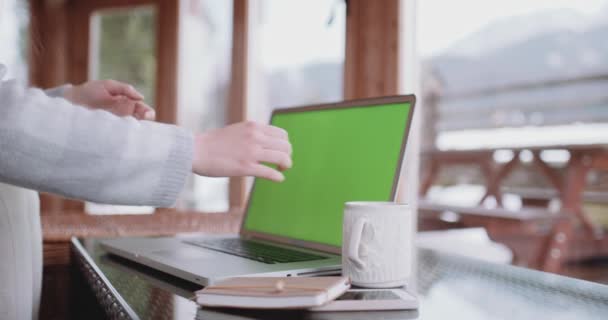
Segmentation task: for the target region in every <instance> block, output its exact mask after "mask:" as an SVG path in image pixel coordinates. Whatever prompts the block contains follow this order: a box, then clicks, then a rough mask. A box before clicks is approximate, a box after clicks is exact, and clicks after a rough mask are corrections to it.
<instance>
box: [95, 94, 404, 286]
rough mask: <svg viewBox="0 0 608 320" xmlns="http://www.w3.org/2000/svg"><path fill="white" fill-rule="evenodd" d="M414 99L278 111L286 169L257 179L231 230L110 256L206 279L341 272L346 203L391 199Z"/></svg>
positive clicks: (111, 244)
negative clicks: (289, 149) (286, 142)
mask: <svg viewBox="0 0 608 320" xmlns="http://www.w3.org/2000/svg"><path fill="white" fill-rule="evenodd" d="M414 104H415V97H414V96H413V95H409V96H395V97H386V98H377V99H365V100H356V101H346V102H342V103H335V104H326V105H315V106H306V107H298V108H288V109H280V110H276V111H274V112H273V114H272V118H271V123H272V124H273V125H275V126H278V127H281V128H284V129H285V130H287V132H288V133H289V137H290V141H291V143H292V145H293V150H294V151H293V168H291V169H290V170H289V171H287V172H285V178H286V179H285V181H284V182H283V183H274V182H270V181H267V180H262V179H256V180H255V182H254V185H253V188H252V190H251V192H250V196H249V201H248V206H247V210H246V212H245V215H244V219H243V223H242V226H241V230H240V233H239V235H235V236H198V237H189V238H178V237H163V238H118V239H112V240H106V241H103V242H102V246H103V247H104V248H105V249H106V250H107V251H109V252H110V253H112V254H115V255H118V256H121V257H124V258H127V259H130V260H133V261H136V262H139V263H141V264H144V265H146V266H149V267H152V268H155V269H158V270H161V271H164V272H166V273H169V274H172V275H174V276H177V277H180V278H183V279H186V280H189V281H193V282H196V283H199V284H201V285H204V286H206V285H209V284H211V283H213V282H215V281H217V280H221V279H224V278H228V277H234V276H254V275H255V276H314V275H325V274H335V273H339V272H340V269H341V257H340V248H341V244H342V211H343V206H344V202H346V201H392V200H394V199H395V195H396V193H397V185H398V178H399V173H400V171H401V164H402V162H403V156H404V152H405V146H406V141H407V136H408V132H409V127H410V123H411V120H412V115H413V110H414Z"/></svg>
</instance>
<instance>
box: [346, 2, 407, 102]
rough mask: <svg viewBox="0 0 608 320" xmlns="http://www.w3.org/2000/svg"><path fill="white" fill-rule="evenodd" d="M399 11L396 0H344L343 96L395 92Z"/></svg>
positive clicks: (382, 94)
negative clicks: (345, 15)
mask: <svg viewBox="0 0 608 320" xmlns="http://www.w3.org/2000/svg"><path fill="white" fill-rule="evenodd" d="M399 13H400V12H399V0H377V1H369V0H349V1H347V18H346V55H345V63H344V97H345V98H346V99H357V98H368V97H375V96H386V95H394V94H397V93H398V88H399V23H398V22H399Z"/></svg>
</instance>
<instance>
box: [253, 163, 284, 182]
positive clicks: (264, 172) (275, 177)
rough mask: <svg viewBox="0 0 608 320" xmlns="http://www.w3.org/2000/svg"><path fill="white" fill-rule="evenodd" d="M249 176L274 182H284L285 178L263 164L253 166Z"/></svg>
mask: <svg viewBox="0 0 608 320" xmlns="http://www.w3.org/2000/svg"><path fill="white" fill-rule="evenodd" d="M249 174H251V175H252V176H256V177H259V178H263V179H268V180H271V181H275V182H283V180H285V176H284V175H283V174H282V173H280V172H279V171H277V170H275V169H273V168H270V167H268V166H265V165H263V164H255V165H253V166H252V167H251V172H250V173H249Z"/></svg>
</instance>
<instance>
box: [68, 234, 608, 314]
mask: <svg viewBox="0 0 608 320" xmlns="http://www.w3.org/2000/svg"><path fill="white" fill-rule="evenodd" d="M72 250H73V251H72V255H73V261H74V269H73V273H74V274H73V276H74V278H75V281H73V283H72V285H73V286H74V287H75V288H74V289H73V291H74V292H75V293H77V294H76V295H74V300H73V301H72V304H71V315H72V318H74V319H175V320H181V319H201V320H213V319H223V320H226V319H235V320H236V319H241V320H247V319H252V320H257V319H280V320H284V319H290V320H313V319H325V320H333V319H335V320H346V319H348V320H357V319H375V320H384V319H386V320H397V319H399V320H406V319H419V320H444V319H445V320H448V319H468V320H491V319H577V320H587V319H589V320H595V319H598V320H599V319H605V318H606V314H608V286H606V285H601V284H596V283H592V282H588V281H582V280H577V279H573V278H568V277H563V276H558V275H554V274H550V273H546V272H539V271H535V270H530V269H524V268H518V267H514V266H510V265H503V264H495V263H489V262H484V261H480V260H476V259H471V258H465V257H462V256H454V255H449V254H446V253H442V252H439V251H434V250H429V249H419V250H418V251H417V255H416V257H417V259H416V261H415V262H413V264H414V268H413V270H417V273H416V274H415V277H413V279H412V285H411V287H410V290H412V291H414V290H415V291H417V292H416V293H417V296H418V298H419V301H420V309H419V310H417V311H416V310H412V311H377V312H326V313H311V312H306V311H301V310H292V311H255V310H238V309H209V308H199V307H198V306H197V305H196V303H195V302H194V301H192V299H191V298H192V296H193V295H194V291H196V290H198V289H200V288H201V287H200V286H198V285H196V284H193V283H190V282H187V281H185V280H181V279H178V278H175V277H172V276H170V275H167V274H164V273H162V272H159V271H156V270H153V269H151V268H147V267H145V266H142V265H139V264H137V263H134V262H131V261H128V260H125V259H121V258H119V257H116V256H112V255H108V254H107V252H105V251H104V250H103V249H102V248H100V246H99V243H98V241H97V240H95V239H88V240H79V239H73V240H72Z"/></svg>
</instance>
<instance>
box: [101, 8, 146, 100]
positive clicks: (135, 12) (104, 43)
mask: <svg viewBox="0 0 608 320" xmlns="http://www.w3.org/2000/svg"><path fill="white" fill-rule="evenodd" d="M91 38H92V40H91V53H92V56H91V59H90V61H91V68H90V71H91V72H90V74H91V78H93V79H114V80H118V81H122V82H126V83H129V84H132V85H133V86H134V87H135V88H137V90H139V91H140V92H142V94H143V95H144V96H145V99H146V102H147V103H148V104H150V105H151V106H154V100H155V90H154V88H155V84H156V8H155V7H153V6H143V7H133V8H129V9H108V10H101V11H98V12H96V13H95V14H93V17H92V21H91Z"/></svg>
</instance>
